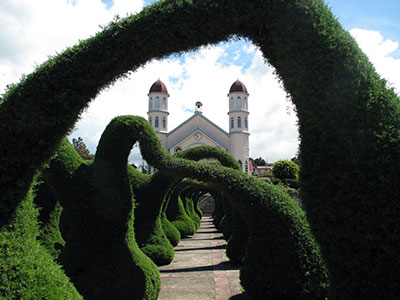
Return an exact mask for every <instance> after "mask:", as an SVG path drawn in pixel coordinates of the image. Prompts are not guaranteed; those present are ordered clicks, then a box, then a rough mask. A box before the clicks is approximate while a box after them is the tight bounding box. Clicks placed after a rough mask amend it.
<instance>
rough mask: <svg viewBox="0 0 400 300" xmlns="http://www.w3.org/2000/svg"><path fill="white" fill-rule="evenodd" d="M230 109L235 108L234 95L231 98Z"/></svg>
mask: <svg viewBox="0 0 400 300" xmlns="http://www.w3.org/2000/svg"><path fill="white" fill-rule="evenodd" d="M229 109H234V105H233V97H231V99H230V100H229Z"/></svg>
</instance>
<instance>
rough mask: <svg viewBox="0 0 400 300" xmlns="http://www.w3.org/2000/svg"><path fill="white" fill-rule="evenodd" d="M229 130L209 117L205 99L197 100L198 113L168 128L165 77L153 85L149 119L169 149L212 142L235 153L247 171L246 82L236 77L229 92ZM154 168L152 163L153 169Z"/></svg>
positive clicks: (179, 149)
mask: <svg viewBox="0 0 400 300" xmlns="http://www.w3.org/2000/svg"><path fill="white" fill-rule="evenodd" d="M227 96H228V101H227V106H228V108H229V109H228V116H229V117H228V122H229V133H228V132H226V131H225V130H223V129H222V128H220V127H219V126H217V125H216V124H215V123H213V122H212V121H210V120H209V119H208V118H206V117H205V116H204V115H203V113H202V111H201V107H202V103H201V102H199V101H198V102H196V104H195V106H196V109H195V113H194V114H193V116H191V117H190V118H189V119H187V120H186V121H184V122H183V123H182V124H180V125H179V126H178V127H176V128H175V129H173V130H172V131H168V116H169V112H168V98H169V94H168V90H167V87H166V86H165V84H164V83H163V82H162V81H161V80H157V81H156V82H155V83H154V84H153V85H152V86H151V88H150V91H149V94H148V97H149V99H148V100H149V109H148V112H147V114H148V120H149V122H150V124H151V126H152V127H153V128H154V130H155V131H156V133H157V135H158V136H159V138H160V139H161V141H162V144H163V146H164V147H165V149H167V150H168V152H169V153H171V154H172V153H175V152H178V151H181V150H184V149H188V148H191V147H194V146H199V145H211V146H216V147H218V148H220V149H224V150H226V151H228V152H229V153H230V154H232V156H233V157H235V158H236V159H237V161H238V162H239V164H240V165H241V166H242V170H243V172H246V173H248V174H250V173H251V171H250V161H249V150H250V149H249V135H250V132H249V110H248V97H249V93H248V92H247V88H246V86H245V85H244V84H243V83H242V82H240V81H239V80H236V81H235V82H234V83H233V84H232V86H231V88H230V90H229V93H228V95H227ZM153 172H154V168H153V167H151V166H149V173H150V174H151V173H153Z"/></svg>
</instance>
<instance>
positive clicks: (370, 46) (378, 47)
mask: <svg viewBox="0 0 400 300" xmlns="http://www.w3.org/2000/svg"><path fill="white" fill-rule="evenodd" d="M350 33H351V35H352V36H353V37H354V38H355V39H356V41H357V43H358V44H359V46H360V48H361V49H362V50H363V51H364V52H365V54H367V56H368V57H369V59H370V60H371V62H372V63H373V64H374V65H375V68H376V70H377V72H378V73H379V74H380V75H381V76H382V77H384V78H385V79H387V80H388V82H389V84H390V85H391V86H392V87H394V88H395V89H396V91H397V93H399V92H400V59H398V58H397V59H396V58H394V57H392V56H390V55H391V54H392V53H394V52H395V51H396V50H398V48H399V42H395V41H392V40H390V39H385V38H384V37H383V36H382V34H381V33H380V32H379V31H371V30H365V29H359V28H354V29H351V30H350Z"/></svg>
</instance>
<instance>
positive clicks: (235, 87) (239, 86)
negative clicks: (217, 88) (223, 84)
mask: <svg viewBox="0 0 400 300" xmlns="http://www.w3.org/2000/svg"><path fill="white" fill-rule="evenodd" d="M233 92H243V93H247V88H246V86H245V85H244V84H243V82H241V81H240V80H239V79H238V80H236V81H235V82H234V83H233V84H232V86H231V89H230V90H229V93H233Z"/></svg>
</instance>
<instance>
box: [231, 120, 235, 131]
mask: <svg viewBox="0 0 400 300" xmlns="http://www.w3.org/2000/svg"><path fill="white" fill-rule="evenodd" d="M233 127H235V121H234V119H233V117H231V128H233Z"/></svg>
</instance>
